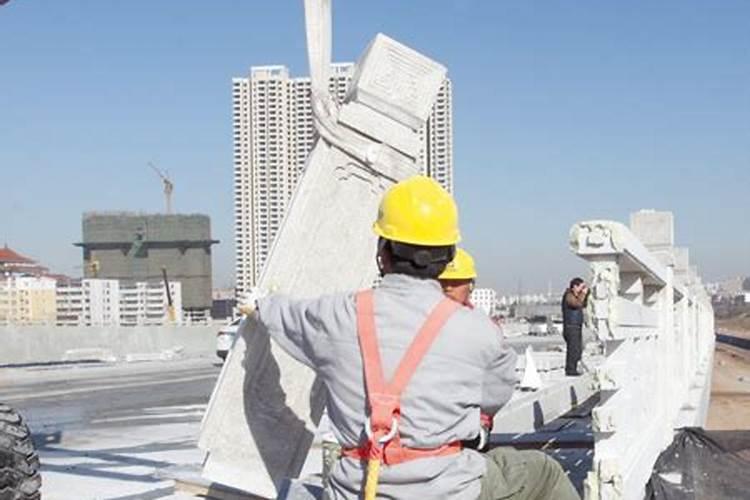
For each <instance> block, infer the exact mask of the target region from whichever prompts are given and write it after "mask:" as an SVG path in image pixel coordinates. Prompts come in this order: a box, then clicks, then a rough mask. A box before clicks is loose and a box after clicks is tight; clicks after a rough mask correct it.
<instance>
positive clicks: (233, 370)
mask: <svg viewBox="0 0 750 500" xmlns="http://www.w3.org/2000/svg"><path fill="white" fill-rule="evenodd" d="M305 7H306V13H307V16H306V21H307V33H308V50H309V59H310V67H311V88H312V92H311V95H312V109H313V111H314V117H313V119H314V123H315V128H316V130H317V131H318V134H319V139H318V140H317V142H316V144H315V147H314V149H313V151H312V153H311V154H310V156H309V158H308V160H307V167H306V169H305V171H304V172H303V175H302V177H301V179H300V182H299V184H298V186H297V190H296V192H295V196H294V197H293V198H292V199H291V201H290V204H289V207H288V209H287V214H286V217H285V219H284V222H283V223H282V225H281V227H280V228H279V232H278V234H277V237H276V241H275V242H274V245H273V247H272V248H271V252H270V254H269V257H268V260H267V262H266V264H265V266H264V269H263V272H262V274H261V275H260V280H259V281H258V286H259V287H260V288H261V289H266V290H268V289H274V290H278V291H279V292H283V293H288V294H293V295H294V296H297V297H310V296H314V295H318V294H321V293H326V292H335V291H342V290H353V289H357V288H360V287H365V286H369V285H370V284H371V283H372V282H373V281H374V279H375V277H376V275H377V272H376V268H375V259H374V254H375V249H376V238H375V235H374V234H373V233H372V229H371V227H372V222H373V220H374V219H375V217H376V214H377V207H378V204H379V202H380V199H381V198H382V194H383V192H384V191H385V189H387V188H388V187H389V186H391V185H392V184H393V183H394V182H396V181H398V180H401V179H404V178H406V177H409V176H411V175H414V174H415V173H417V172H418V171H419V165H418V163H417V160H418V158H419V151H420V147H421V145H420V140H419V134H420V130H421V129H422V127H424V125H425V123H426V121H427V118H428V117H429V115H430V113H431V111H432V108H433V103H434V100H435V98H436V97H437V94H438V92H439V90H440V87H441V86H442V84H443V82H444V81H445V68H443V67H442V66H441V65H439V64H437V63H435V62H434V61H431V60H430V59H428V58H426V57H424V56H423V55H421V54H419V53H417V52H415V51H413V50H412V49H409V48H408V47H405V46H403V45H401V44H399V43H398V42H396V41H394V40H391V39H389V38H388V37H385V36H383V35H378V36H377V37H376V38H375V40H374V41H373V42H372V43H371V44H370V46H369V47H368V49H367V50H366V52H365V54H364V55H363V56H362V58H361V59H360V63H359V64H358V66H357V68H356V70H355V75H354V77H353V78H352V87H351V88H350V91H349V93H348V94H347V97H346V99H345V101H344V103H343V104H342V105H341V106H335V105H334V99H333V97H332V96H331V95H330V91H329V82H330V78H329V72H330V70H331V65H330V57H331V40H330V31H331V26H330V22H331V21H330V11H327V9H328V8H329V7H330V4H328V3H327V2H320V3H316V2H310V1H308V2H306V3H305ZM355 208H356V209H355ZM344 259H345V260H346V262H347V265H346V266H341V262H342V261H343V260H344ZM247 283H248V282H247V281H246V282H245V285H247ZM248 342H251V345H250V346H249V347H248V345H247V343H248ZM314 381H315V376H314V373H313V372H312V371H311V370H310V369H309V368H307V367H305V366H303V365H301V364H299V363H298V362H297V361H296V360H294V359H293V358H292V357H290V356H289V355H288V354H286V353H285V352H284V351H283V350H282V349H281V348H280V347H279V346H277V345H275V344H271V343H270V341H269V338H268V336H267V335H263V334H260V335H251V334H250V333H249V330H248V328H247V325H246V324H245V325H243V327H241V329H240V335H239V337H238V339H237V341H236V342H235V345H234V348H233V349H232V351H231V352H230V354H229V357H228V359H227V362H226V364H225V367H224V370H223V372H222V375H221V378H220V381H219V383H218V384H217V387H216V390H215V392H214V394H213V396H212V400H211V403H210V404H209V408H208V411H207V413H206V417H205V419H204V422H203V428H202V430H201V437H200V440H199V445H200V446H201V447H202V448H203V449H205V450H206V451H207V458H206V462H205V468H204V471H203V473H204V475H205V476H206V477H207V478H209V479H210V480H212V481H215V482H218V483H223V484H228V485H230V486H233V487H236V488H240V489H244V490H247V491H250V492H254V493H256V494H260V495H262V496H265V497H273V496H275V495H276V494H277V492H278V488H279V487H280V485H281V484H282V482H283V479H284V478H285V477H295V476H297V475H298V474H299V472H300V470H301V468H302V466H303V463H304V460H305V457H306V456H307V452H308V450H309V447H310V445H311V443H312V438H313V434H312V432H311V429H314V428H315V427H316V425H317V422H318V420H319V418H320V415H321V413H322V410H323V404H324V394H323V390H322V389H323V388H322V387H320V385H318V384H314ZM278 436H284V443H285V446H283V447H280V446H278V443H279V441H278Z"/></svg>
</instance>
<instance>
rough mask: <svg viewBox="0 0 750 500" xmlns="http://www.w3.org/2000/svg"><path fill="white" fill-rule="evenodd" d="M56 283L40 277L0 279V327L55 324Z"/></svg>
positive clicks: (50, 279)
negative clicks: (3, 325)
mask: <svg viewBox="0 0 750 500" xmlns="http://www.w3.org/2000/svg"><path fill="white" fill-rule="evenodd" d="M56 319H57V301H56V297H55V280H54V279H52V278H47V277H41V276H8V277H0V324H16V325H34V324H55V320H56Z"/></svg>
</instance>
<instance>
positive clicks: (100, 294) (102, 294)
mask: <svg viewBox="0 0 750 500" xmlns="http://www.w3.org/2000/svg"><path fill="white" fill-rule="evenodd" d="M56 295H57V322H56V323H57V325H58V326H111V325H115V326H116V325H119V324H120V283H119V281H117V280H100V279H83V280H73V281H64V282H63V281H60V282H58V283H57V287H56Z"/></svg>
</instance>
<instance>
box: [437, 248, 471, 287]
mask: <svg viewBox="0 0 750 500" xmlns="http://www.w3.org/2000/svg"><path fill="white" fill-rule="evenodd" d="M476 277H477V269H476V266H475V265H474V259H473V258H472V257H471V255H470V254H469V252H467V251H466V250H464V249H463V248H457V249H456V256H455V257H454V258H453V260H452V261H451V262H450V263H449V264H448V265H447V266H445V271H443V274H441V275H440V278H439V279H441V280H473V279H476Z"/></svg>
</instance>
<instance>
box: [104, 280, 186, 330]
mask: <svg viewBox="0 0 750 500" xmlns="http://www.w3.org/2000/svg"><path fill="white" fill-rule="evenodd" d="M169 291H170V294H171V295H172V306H173V307H174V311H175V318H174V320H175V323H177V324H181V323H182V322H183V310H182V283H179V282H175V281H170V283H169ZM119 302H120V304H119V305H120V324H121V325H123V326H134V325H165V324H168V323H169V321H170V319H169V317H168V305H169V303H168V301H167V288H166V287H165V286H164V282H162V281H156V282H153V281H152V282H143V281H140V282H137V283H131V284H128V285H121V286H120V296H119Z"/></svg>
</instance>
